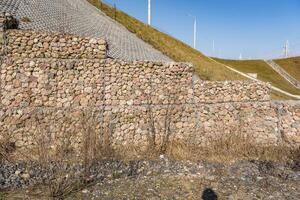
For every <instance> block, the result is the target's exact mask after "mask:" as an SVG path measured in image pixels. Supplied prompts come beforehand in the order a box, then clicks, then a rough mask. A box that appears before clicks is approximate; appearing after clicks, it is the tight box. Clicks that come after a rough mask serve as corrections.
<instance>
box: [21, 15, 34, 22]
mask: <svg viewBox="0 0 300 200" xmlns="http://www.w3.org/2000/svg"><path fill="white" fill-rule="evenodd" d="M21 21H22V22H25V23H30V22H32V21H31V19H30V18H29V17H27V16H25V17H22V18H21Z"/></svg>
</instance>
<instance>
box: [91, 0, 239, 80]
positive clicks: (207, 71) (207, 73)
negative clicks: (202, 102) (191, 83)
mask: <svg viewBox="0 0 300 200" xmlns="http://www.w3.org/2000/svg"><path fill="white" fill-rule="evenodd" d="M87 1H88V2H90V3H91V4H93V5H94V6H96V7H97V8H99V9H101V10H102V11H103V12H104V13H106V15H108V16H110V17H111V18H113V19H115V20H116V21H117V22H119V23H120V24H122V25H123V26H125V27H126V28H127V29H128V30H129V31H130V32H132V33H134V34H135V35H137V36H138V37H139V38H141V39H142V40H144V41H145V42H147V43H149V44H150V45H152V46H153V47H154V48H155V49H157V50H159V51H161V52H162V53H164V54H165V55H167V56H168V57H170V58H171V59H173V60H174V61H177V62H189V63H192V64H193V65H194V67H195V70H196V72H197V73H198V75H199V76H200V78H201V79H203V80H242V79H244V78H243V77H242V76H240V75H239V74H237V73H235V72H232V71H230V70H229V69H227V68H225V67H224V66H222V65H220V64H218V63H215V62H214V61H212V60H210V59H209V58H208V57H206V56H205V55H203V54H201V53H200V52H199V51H197V50H195V49H193V48H191V47H190V46H188V45H186V44H185V43H183V42H181V41H179V40H177V39H175V38H173V37H171V36H169V35H167V34H164V33H162V32H160V31H158V30H156V29H154V28H152V27H150V26H148V25H146V24H144V23H142V22H140V21H139V20H137V19H135V18H134V17H131V16H129V15H127V14H126V13H124V12H122V11H119V10H117V12H116V14H115V11H114V9H113V8H111V7H110V6H108V5H106V4H103V3H100V2H99V1H98V0H87Z"/></svg>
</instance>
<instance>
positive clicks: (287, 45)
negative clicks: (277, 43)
mask: <svg viewBox="0 0 300 200" xmlns="http://www.w3.org/2000/svg"><path fill="white" fill-rule="evenodd" d="M283 49H284V56H285V57H286V58H287V57H289V41H288V40H287V41H286V43H285V45H284V47H283Z"/></svg>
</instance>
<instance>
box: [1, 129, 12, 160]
mask: <svg viewBox="0 0 300 200" xmlns="http://www.w3.org/2000/svg"><path fill="white" fill-rule="evenodd" d="M15 150H16V145H15V143H14V142H11V141H10V136H9V135H8V134H7V133H4V132H2V131H1V132H0V162H2V161H5V160H10V159H11V154H12V153H13V152H14V151H15Z"/></svg>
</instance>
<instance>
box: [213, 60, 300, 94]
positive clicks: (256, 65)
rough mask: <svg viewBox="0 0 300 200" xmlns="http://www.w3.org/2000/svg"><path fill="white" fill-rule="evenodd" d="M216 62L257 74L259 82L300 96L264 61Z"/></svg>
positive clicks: (298, 92)
mask: <svg viewBox="0 0 300 200" xmlns="http://www.w3.org/2000/svg"><path fill="white" fill-rule="evenodd" d="M216 60H217V61H219V62H221V63H223V64H226V65H228V66H231V67H233V68H234V69H237V70H239V71H241V72H244V73H257V78H258V79H259V80H262V81H265V82H269V83H271V84H272V85H273V86H275V87H278V88H280V89H282V90H284V91H287V92H289V93H291V94H295V95H300V91H299V90H298V89H297V88H295V87H294V86H293V85H292V84H290V83H289V82H288V81H287V80H285V79H284V78H283V77H282V76H280V75H279V74H278V73H277V72H276V71H274V70H273V69H272V68H271V67H270V66H269V65H268V64H267V63H265V62H264V61H263V60H245V61H237V60H224V59H216ZM277 96H278V93H277Z"/></svg>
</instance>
